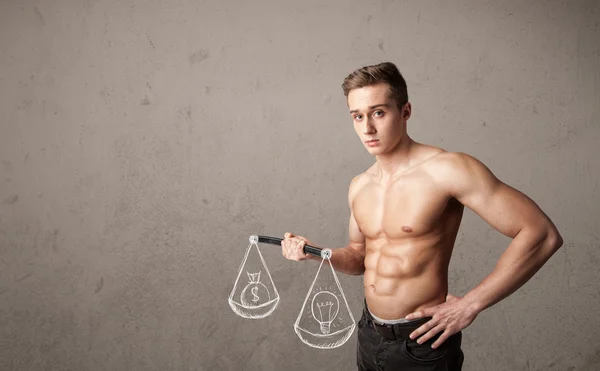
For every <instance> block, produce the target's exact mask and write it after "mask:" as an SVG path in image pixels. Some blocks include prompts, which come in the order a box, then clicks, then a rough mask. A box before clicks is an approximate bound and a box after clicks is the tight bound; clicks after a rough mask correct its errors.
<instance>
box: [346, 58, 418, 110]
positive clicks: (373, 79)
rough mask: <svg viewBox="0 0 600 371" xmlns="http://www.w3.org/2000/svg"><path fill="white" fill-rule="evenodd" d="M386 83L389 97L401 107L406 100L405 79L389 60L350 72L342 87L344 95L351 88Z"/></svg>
mask: <svg viewBox="0 0 600 371" xmlns="http://www.w3.org/2000/svg"><path fill="white" fill-rule="evenodd" d="M381 83H384V84H387V85H388V86H389V88H390V95H391V98H392V99H394V100H395V101H396V104H398V108H400V109H401V108H402V106H403V105H404V104H406V102H408V91H407V88H406V81H405V80H404V77H402V74H401V73H400V71H398V67H396V65H395V64H393V63H391V62H384V63H380V64H376V65H372V66H364V67H361V68H359V69H357V70H356V71H354V72H352V73H351V74H349V75H348V77H346V78H345V79H344V83H343V84H342V88H343V89H344V95H345V96H346V97H348V94H349V93H350V91H351V90H353V89H360V88H364V87H365V86H371V85H376V84H381Z"/></svg>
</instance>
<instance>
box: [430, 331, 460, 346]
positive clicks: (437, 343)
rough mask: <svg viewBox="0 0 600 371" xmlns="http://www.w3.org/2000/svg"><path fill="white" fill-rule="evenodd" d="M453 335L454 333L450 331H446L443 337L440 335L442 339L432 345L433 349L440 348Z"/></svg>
mask: <svg viewBox="0 0 600 371" xmlns="http://www.w3.org/2000/svg"><path fill="white" fill-rule="evenodd" d="M452 335H454V333H453V332H451V331H448V329H446V330H445V331H444V333H443V334H442V335H440V337H439V338H438V339H437V340H436V341H435V342H434V343H433V344H431V347H432V348H433V349H435V348H437V347H439V346H440V345H442V344H443V343H444V341H446V340H448V338H449V337H450V336H452Z"/></svg>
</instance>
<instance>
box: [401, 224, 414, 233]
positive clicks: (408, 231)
mask: <svg viewBox="0 0 600 371" xmlns="http://www.w3.org/2000/svg"><path fill="white" fill-rule="evenodd" d="M412 231H413V230H412V228H411V227H409V226H407V225H403V226H402V232H406V233H411V232H412Z"/></svg>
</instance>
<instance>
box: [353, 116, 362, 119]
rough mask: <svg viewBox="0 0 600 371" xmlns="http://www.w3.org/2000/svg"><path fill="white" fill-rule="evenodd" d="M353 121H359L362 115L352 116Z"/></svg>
mask: <svg viewBox="0 0 600 371" xmlns="http://www.w3.org/2000/svg"><path fill="white" fill-rule="evenodd" d="M354 119H355V120H360V119H362V115H355V116H354Z"/></svg>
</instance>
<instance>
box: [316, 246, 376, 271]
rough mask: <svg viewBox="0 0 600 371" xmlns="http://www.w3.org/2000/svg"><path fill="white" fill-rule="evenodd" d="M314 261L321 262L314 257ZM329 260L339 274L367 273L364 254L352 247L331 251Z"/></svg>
mask: <svg viewBox="0 0 600 371" xmlns="http://www.w3.org/2000/svg"><path fill="white" fill-rule="evenodd" d="M313 259H318V260H320V258H318V257H313ZM329 260H330V261H331V264H332V265H333V268H334V269H335V270H336V271H338V272H342V273H345V274H351V275H361V274H363V273H364V272H365V256H364V254H362V253H360V252H359V251H357V250H356V249H354V248H352V247H350V246H346V247H340V248H336V249H331V258H330V259H329Z"/></svg>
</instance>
